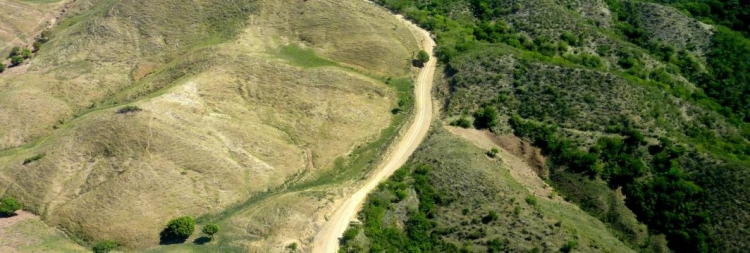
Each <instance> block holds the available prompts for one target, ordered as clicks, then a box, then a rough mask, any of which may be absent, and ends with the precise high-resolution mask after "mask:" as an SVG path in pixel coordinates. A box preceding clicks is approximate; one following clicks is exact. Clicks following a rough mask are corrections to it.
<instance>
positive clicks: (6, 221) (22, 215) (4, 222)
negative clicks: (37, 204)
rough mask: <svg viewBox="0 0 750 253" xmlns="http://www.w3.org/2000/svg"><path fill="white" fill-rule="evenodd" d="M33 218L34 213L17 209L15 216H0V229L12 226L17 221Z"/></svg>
mask: <svg viewBox="0 0 750 253" xmlns="http://www.w3.org/2000/svg"><path fill="white" fill-rule="evenodd" d="M31 218H34V215H33V214H31V213H29V212H24V211H18V212H16V216H12V217H7V218H0V230H2V229H4V228H7V227H10V226H13V225H15V224H16V223H18V222H21V221H24V220H28V219H31Z"/></svg>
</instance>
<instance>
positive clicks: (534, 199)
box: [526, 195, 536, 206]
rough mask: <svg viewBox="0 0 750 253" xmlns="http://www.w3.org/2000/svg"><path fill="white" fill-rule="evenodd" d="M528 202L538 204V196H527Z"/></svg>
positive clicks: (533, 204)
mask: <svg viewBox="0 0 750 253" xmlns="http://www.w3.org/2000/svg"><path fill="white" fill-rule="evenodd" d="M526 203H528V204H529V205H532V206H535V205H536V197H534V196H533V195H529V196H526Z"/></svg>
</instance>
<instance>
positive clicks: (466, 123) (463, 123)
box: [451, 116, 471, 128]
mask: <svg viewBox="0 0 750 253" xmlns="http://www.w3.org/2000/svg"><path fill="white" fill-rule="evenodd" d="M451 126H458V127H461V128H469V127H470V126H471V121H470V120H469V119H467V118H466V117H464V116H461V118H458V119H457V120H455V121H453V122H451Z"/></svg>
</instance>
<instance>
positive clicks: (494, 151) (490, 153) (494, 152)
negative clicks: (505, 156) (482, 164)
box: [487, 148, 500, 158]
mask: <svg viewBox="0 0 750 253" xmlns="http://www.w3.org/2000/svg"><path fill="white" fill-rule="evenodd" d="M497 153H500V150H499V149H497V148H492V149H490V151H487V156H489V157H491V158H495V157H496V156H497Z"/></svg>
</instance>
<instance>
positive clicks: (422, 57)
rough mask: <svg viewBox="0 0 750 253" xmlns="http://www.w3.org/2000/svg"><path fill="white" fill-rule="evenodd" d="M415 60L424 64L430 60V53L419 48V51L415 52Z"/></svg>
mask: <svg viewBox="0 0 750 253" xmlns="http://www.w3.org/2000/svg"><path fill="white" fill-rule="evenodd" d="M417 60H418V61H419V62H421V63H422V64H425V63H427V62H428V61H430V55H429V54H428V53H427V52H425V51H424V50H419V53H417Z"/></svg>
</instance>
